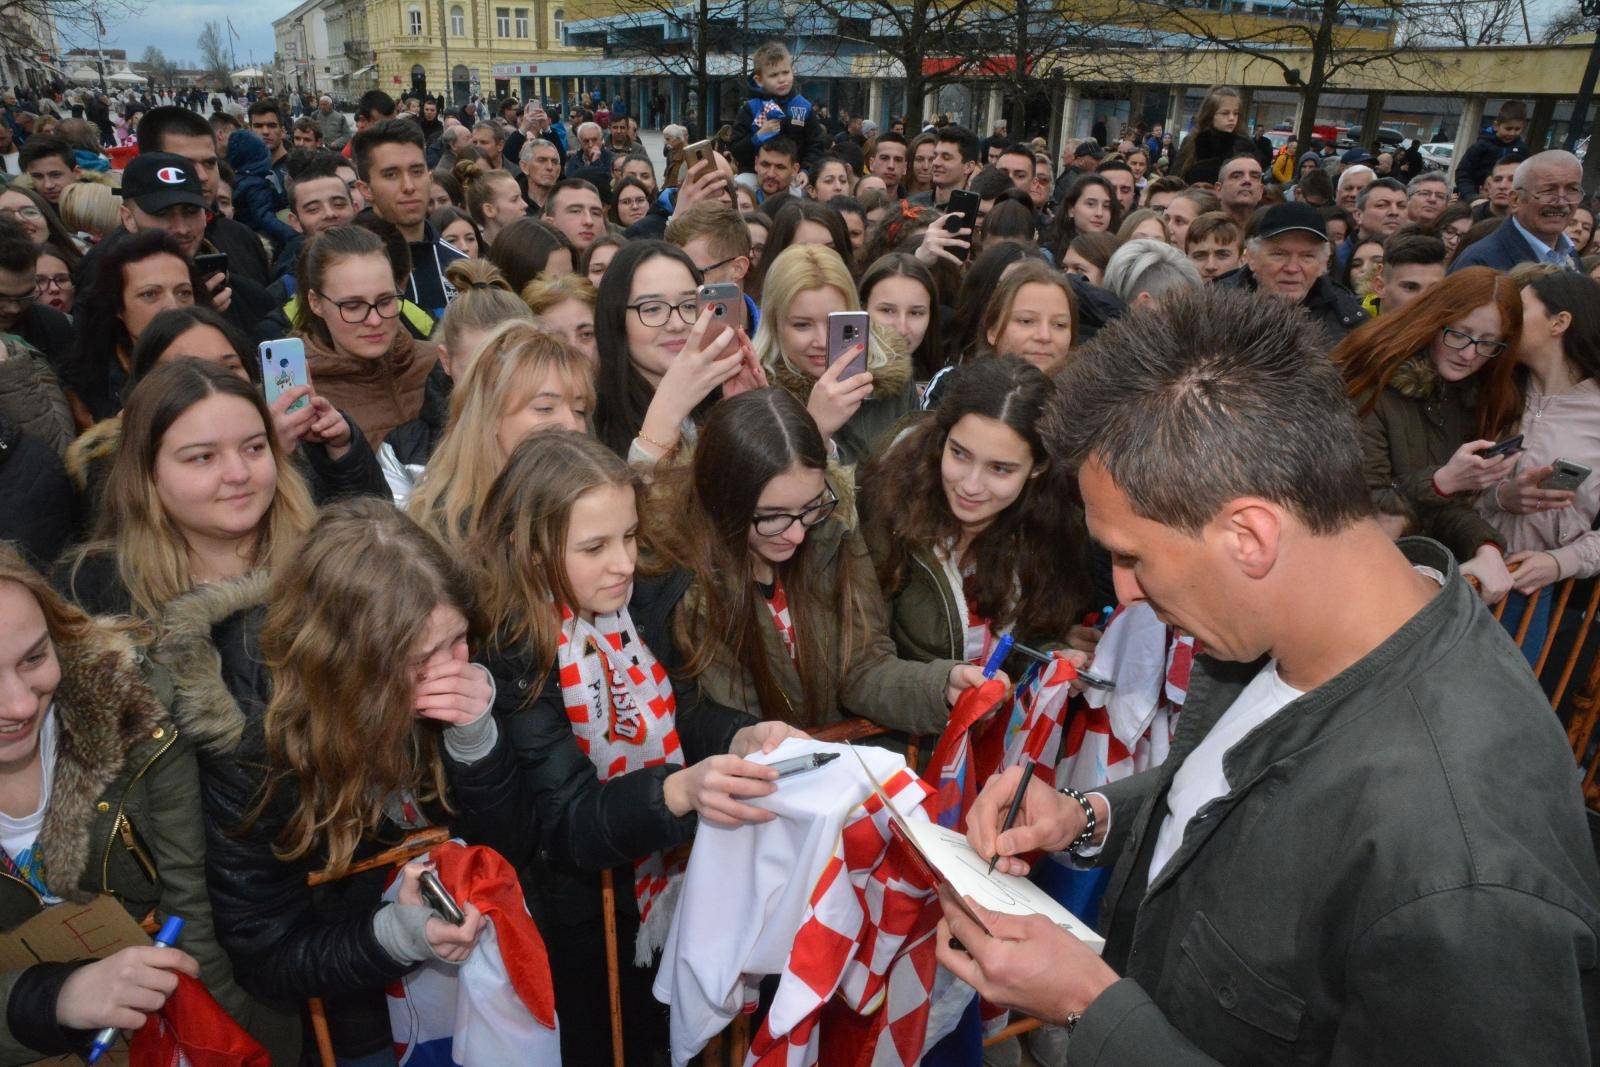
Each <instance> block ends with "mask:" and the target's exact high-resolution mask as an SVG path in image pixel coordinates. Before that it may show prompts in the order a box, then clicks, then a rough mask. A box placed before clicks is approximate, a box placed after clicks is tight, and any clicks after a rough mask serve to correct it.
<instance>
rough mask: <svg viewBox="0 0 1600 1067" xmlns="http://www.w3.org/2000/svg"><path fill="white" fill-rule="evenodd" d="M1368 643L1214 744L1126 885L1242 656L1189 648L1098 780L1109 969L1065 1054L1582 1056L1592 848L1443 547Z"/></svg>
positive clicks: (1545, 705)
mask: <svg viewBox="0 0 1600 1067" xmlns="http://www.w3.org/2000/svg"><path fill="white" fill-rule="evenodd" d="M1403 547H1404V548H1405V550H1406V554H1407V555H1408V556H1409V557H1410V558H1411V560H1412V561H1413V562H1414V563H1425V564H1427V565H1429V566H1432V567H1435V568H1437V569H1438V570H1440V571H1441V572H1443V573H1444V574H1445V575H1446V581H1445V586H1444V588H1443V589H1442V590H1441V591H1440V592H1439V593H1438V595H1436V596H1435V597H1434V598H1433V599H1432V600H1431V601H1430V602H1429V603H1428V604H1427V605H1426V606H1425V607H1423V608H1422V610H1421V611H1419V612H1417V614H1416V615H1415V616H1413V617H1412V618H1411V619H1410V621H1408V622H1407V623H1406V624H1405V625H1404V626H1402V627H1401V628H1400V629H1399V630H1397V631H1396V632H1395V633H1394V634H1393V635H1391V636H1390V637H1389V639H1388V640H1387V641H1385V642H1384V643H1383V644H1381V645H1379V646H1378V648H1376V649H1375V650H1373V651H1372V652H1371V653H1370V654H1368V655H1367V656H1366V657H1364V658H1363V659H1362V660H1360V661H1359V662H1357V663H1355V664H1354V665H1352V666H1351V667H1349V668H1348V669H1346V670H1345V671H1343V672H1342V673H1341V674H1339V675H1338V676H1337V677H1335V678H1333V679H1331V680H1330V681H1328V682H1326V683H1325V684H1323V685H1321V686H1319V687H1318V688H1317V689H1315V690H1313V691H1312V692H1310V693H1307V694H1306V695H1305V696H1303V697H1300V698H1299V699H1298V700H1295V701H1294V702H1292V703H1291V704H1289V705H1288V706H1286V707H1285V708H1283V710H1281V711H1279V712H1278V713H1277V714H1276V715H1274V716H1273V717H1272V718H1271V719H1269V720H1268V721H1267V722H1265V723H1263V724H1262V725H1261V726H1259V727H1257V728H1256V729H1255V730H1253V731H1252V732H1251V733H1249V734H1248V735H1246V736H1245V738H1244V739H1243V740H1241V741H1240V742H1238V743H1237V744H1236V745H1235V746H1234V747H1233V748H1232V749H1231V750H1229V752H1228V754H1227V757H1226V758H1225V760H1224V768H1225V772H1226V775H1227V780H1228V781H1229V782H1230V783H1233V788H1232V790H1231V791H1230V792H1229V793H1227V794H1226V795H1224V796H1222V797H1220V798H1218V799H1217V800H1215V801H1213V802H1212V803H1210V804H1208V805H1206V806H1205V807H1203V808H1201V809H1200V811H1199V812H1198V813H1197V814H1196V815H1195V821H1193V822H1191V823H1190V824H1189V826H1188V828H1187V832H1186V833H1185V834H1184V837H1183V842H1182V845H1181V846H1180V847H1179V849H1178V851H1177V852H1176V853H1175V854H1174V855H1173V856H1172V858H1171V860H1170V861H1169V862H1168V863H1167V865H1166V866H1165V867H1164V868H1163V869H1162V871H1161V873H1160V875H1159V876H1158V877H1157V878H1156V880H1155V882H1154V884H1153V885H1151V886H1150V887H1149V890H1148V892H1147V891H1146V888H1145V885H1146V880H1147V878H1148V872H1149V868H1150V854H1151V851H1152V845H1153V843H1154V841H1155V838H1156V836H1157V832H1158V830H1159V829H1160V826H1161V821H1162V817H1163V815H1164V813H1165V811H1166V794H1167V790H1168V788H1169V786H1170V785H1171V782H1172V777H1173V774H1174V773H1175V772H1176V771H1177V769H1178V768H1179V767H1181V766H1182V765H1183V762H1184V759H1185V758H1186V756H1187V755H1188V754H1189V753H1190V752H1191V751H1192V750H1193V749H1194V747H1195V745H1196V743H1197V742H1199V740H1200V739H1201V738H1202V737H1204V736H1205V734H1206V732H1207V731H1208V730H1210V729H1211V727H1212V726H1213V724H1215V723H1216V721H1217V719H1218V717H1219V716H1220V715H1221V714H1222V713H1223V712H1224V711H1225V710H1227V708H1228V707H1229V706H1230V705H1231V704H1232V703H1233V701H1234V699H1235V698H1236V697H1237V696H1238V695H1239V693H1240V692H1241V691H1242V690H1243V689H1244V687H1245V686H1246V685H1247V684H1248V683H1249V681H1250V679H1251V678H1253V677H1254V676H1255V674H1256V672H1257V671H1258V670H1259V669H1260V667H1261V666H1262V664H1261V663H1259V662H1258V663H1252V664H1242V663H1222V662H1218V661H1216V660H1213V659H1211V658H1209V657H1206V656H1200V657H1197V658H1196V660H1195V665H1194V675H1193V678H1192V680H1191V683H1190V687H1189V699H1188V702H1187V703H1186V704H1185V705H1184V712H1183V716H1182V718H1181V720H1180V721H1179V724H1178V733H1177V736H1176V738H1175V739H1174V741H1173V746H1172V752H1171V755H1170V756H1169V757H1168V759H1167V761H1166V762H1165V763H1164V764H1162V765H1161V766H1160V767H1156V768H1152V769H1151V770H1149V771H1146V772H1145V773H1143V774H1139V775H1135V776H1133V777H1132V778H1127V779H1124V780H1122V781H1120V782H1113V783H1111V784H1109V785H1107V786H1105V787H1104V789H1103V792H1104V793H1105V795H1106V797H1107V799H1108V800H1109V801H1110V802H1111V812H1112V813H1111V825H1110V832H1109V835H1108V837H1107V840H1106V843H1105V848H1104V850H1103V853H1102V855H1103V856H1105V857H1107V861H1108V862H1110V861H1112V860H1114V861H1115V863H1116V870H1115V871H1114V873H1113V874H1112V877H1111V882H1110V884H1109V886H1108V889H1107V892H1106V896H1105V899H1104V901H1103V904H1102V911H1101V914H1102V927H1103V928H1104V931H1105V933H1106V935H1107V945H1106V959H1107V962H1109V963H1110V964H1111V965H1112V966H1113V967H1115V968H1117V970H1118V973H1120V974H1122V975H1123V976H1124V977H1123V979H1122V980H1121V981H1119V982H1117V983H1116V984H1115V985H1113V986H1111V987H1110V988H1109V989H1107V990H1106V991H1105V992H1104V993H1103V994H1101V996H1100V997H1099V998H1098V999H1096V1000H1095V1001H1094V1003H1092V1004H1091V1005H1090V1006H1089V1009H1088V1011H1086V1012H1085V1013H1084V1015H1083V1019H1082V1021H1081V1022H1080V1023H1079V1024H1078V1028H1077V1031H1076V1032H1075V1033H1074V1034H1073V1037H1072V1063H1073V1067H1084V1065H1096V1064H1104V1065H1112V1064H1114V1065H1116V1067H1141V1065H1150V1067H1157V1065H1159V1067H1184V1065H1191V1064H1211V1063H1218V1062H1220V1063H1226V1064H1238V1065H1242V1064H1263V1065H1265V1064H1271V1065H1274V1067H1276V1065H1280V1064H1302V1063H1305V1064H1309V1063H1335V1064H1360V1065H1363V1067H1364V1065H1368V1064H1406V1065H1412V1064H1466V1063H1478V1064H1529V1065H1532V1064H1539V1065H1547V1064H1548V1065H1554V1064H1562V1065H1578V1064H1589V1063H1593V1062H1595V1059H1596V1056H1597V1055H1600V970H1597V967H1600V870H1597V868H1596V863H1595V852H1594V846H1593V843H1592V842H1591V841H1590V838H1589V831H1588V828H1587V826H1586V824H1585V818H1586V817H1585V814H1584V808H1583V801H1582V798H1581V796H1580V795H1579V789H1578V776H1577V772H1576V769H1575V768H1574V765H1573V758H1572V752H1571V750H1570V749H1569V748H1568V746H1567V743H1566V739H1565V737H1564V736H1563V734H1562V730H1561V727H1560V726H1559V724H1558V723H1557V722H1556V718H1555V716H1554V715H1552V714H1551V712H1550V705H1549V702H1548V701H1547V700H1546V699H1545V697H1544V694H1543V693H1542V692H1540V690H1539V687H1538V685H1537V684H1536V683H1535V681H1534V679H1533V676H1532V675H1531V674H1530V673H1529V672H1528V669H1527V665H1526V664H1525V663H1524V662H1523V660H1522V657H1521V656H1520V655H1519V654H1518V652H1517V649H1516V647H1515V646H1514V645H1513V644H1512V643H1511V641H1510V640H1509V639H1508V638H1507V637H1506V634H1505V632H1504V631H1503V630H1502V629H1501V628H1500V626H1499V624H1498V623H1496V622H1495V620H1494V619H1493V618H1492V617H1491V616H1490V615H1489V613H1488V612H1486V611H1484V610H1483V606H1482V605H1481V604H1480V603H1479V602H1478V600H1477V597H1476V596H1475V595H1474V594H1473V593H1472V592H1471V590H1470V589H1469V588H1468V587H1467V585H1466V583H1465V582H1464V581H1463V580H1462V579H1461V576H1460V574H1459V572H1458V571H1457V570H1456V567H1455V565H1454V563H1453V562H1452V561H1451V560H1450V558H1449V554H1448V553H1447V552H1445V551H1444V550H1443V549H1442V548H1441V547H1440V546H1439V545H1437V544H1435V543H1433V542H1429V541H1424V540H1420V539H1418V540H1412V541H1407V542H1404V545H1403Z"/></svg>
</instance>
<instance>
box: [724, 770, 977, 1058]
mask: <svg viewBox="0 0 1600 1067" xmlns="http://www.w3.org/2000/svg"><path fill="white" fill-rule="evenodd" d="M883 791H884V793H885V794H886V795H887V796H888V798H889V803H890V804H892V805H894V808H895V810H896V811H898V812H899V813H900V814H901V816H902V817H904V818H925V816H924V815H923V813H922V811H921V808H922V806H923V804H924V802H925V801H926V800H927V799H928V798H929V796H930V795H931V790H930V789H929V788H928V786H927V785H926V784H924V783H923V782H922V781H921V780H920V779H918V778H917V777H916V776H915V775H914V774H912V773H911V772H910V771H909V770H901V771H899V772H897V773H896V774H895V775H894V777H892V778H890V779H889V781H888V782H885V783H884V785H883ZM889 826H890V819H889V812H888V810H887V808H886V807H885V805H884V803H883V798H882V797H880V796H878V794H876V793H873V794H871V795H870V796H868V797H867V798H866V800H865V801H864V802H863V803H862V805H861V807H860V808H859V809H858V810H857V812H856V814H855V816H854V817H853V818H852V820H851V821H850V822H849V823H847V824H846V825H845V828H844V830H843V831H842V832H841V834H840V836H839V844H838V845H837V846H836V848H835V850H834V854H833V859H832V861H831V862H829V863H828V865H827V866H826V867H825V868H824V869H823V872H822V875H821V876H820V877H819V878H818V879H817V884H816V886H815V888H814V889H813V890H812V892H811V903H810V906H809V907H808V908H807V909H806V915H805V918H804V919H803V920H802V921H801V924H800V929H799V931H798V932H797V933H796V934H795V939H794V946H793V948H791V949H790V951H789V959H788V962H787V963H786V964H785V965H784V970H783V975H782V977H781V978H780V980H779V982H778V991H777V994H776V995H775V996H774V997H773V1000H772V1007H771V1008H770V1009H769V1010H768V1012H767V1017H766V1018H765V1019H764V1020H763V1021H762V1023H761V1026H760V1028H759V1029H758V1030H757V1032H756V1034H755V1037H754V1038H753V1039H752V1041H751V1042H750V1051H749V1054H748V1055H747V1056H746V1057H745V1061H744V1062H745V1067H813V1065H814V1064H817V1063H819V1062H821V1063H826V1064H828V1067H837V1065H846V1064H848V1065H852V1067H855V1065H859V1067H868V1065H870V1067H913V1065H915V1064H916V1063H918V1062H919V1061H920V1060H921V1059H922V1053H923V1050H924V1046H925V1044H926V1042H927V1040H928V1021H929V1016H930V1009H931V1000H932V995H933V990H934V987H935V973H936V971H937V969H938V968H937V964H936V963H935V960H934V944H933V931H934V927H935V926H936V925H937V924H938V921H939V915H940V910H939V907H938V904H937V896H936V892H935V889H934V886H933V882H932V880H931V879H930V878H929V877H928V876H927V873H926V872H925V871H923V870H922V868H921V866H920V865H919V864H918V863H917V861H916V860H915V859H914V858H912V855H911V853H910V851H909V850H908V849H907V848H906V847H905V846H904V845H900V844H897V843H895V842H894V837H893V835H892V832H891V830H890V828H889ZM835 994H837V998H835ZM966 995H970V991H968V992H967V994H966ZM830 1000H832V1001H834V1003H831V1004H830ZM825 1006H826V1008H825ZM824 1048H826V1052H825V1053H824V1052H823V1049H824Z"/></svg>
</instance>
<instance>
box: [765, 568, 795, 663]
mask: <svg viewBox="0 0 1600 1067" xmlns="http://www.w3.org/2000/svg"><path fill="white" fill-rule="evenodd" d="M762 599H763V600H765V601H766V602H767V611H768V612H769V613H770V614H771V615H772V625H774V626H776V627H777V628H778V636H779V637H781V638H783V647H784V649H785V650H786V651H787V652H788V653H789V658H790V659H792V660H794V661H795V662H796V663H797V664H798V663H799V658H798V657H797V656H796V654H795V650H794V618H793V617H792V616H791V615H790V614H789V596H788V594H786V593H785V592H784V591H783V579H781V578H779V577H778V576H777V575H773V576H772V595H771V596H765V595H763V596H762Z"/></svg>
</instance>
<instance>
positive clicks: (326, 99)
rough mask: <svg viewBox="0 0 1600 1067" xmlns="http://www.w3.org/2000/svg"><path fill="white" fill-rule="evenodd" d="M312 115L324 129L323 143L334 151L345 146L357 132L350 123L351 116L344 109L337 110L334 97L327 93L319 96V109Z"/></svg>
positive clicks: (318, 126) (319, 127)
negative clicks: (334, 105) (334, 106)
mask: <svg viewBox="0 0 1600 1067" xmlns="http://www.w3.org/2000/svg"><path fill="white" fill-rule="evenodd" d="M310 117H311V121H312V122H315V123H316V124H317V128H318V129H319V130H321V131H322V143H323V144H325V145H327V146H328V147H329V148H331V149H333V150H334V151H338V150H339V149H341V148H343V147H344V146H345V142H346V141H348V140H350V138H351V137H352V136H353V135H354V134H355V130H354V129H353V128H352V127H351V125H350V116H349V115H346V114H345V113H344V112H343V111H335V110H334V109H333V97H331V96H329V95H328V94H327V93H323V94H322V95H321V96H319V97H317V110H316V111H314V112H312V113H311V116H310Z"/></svg>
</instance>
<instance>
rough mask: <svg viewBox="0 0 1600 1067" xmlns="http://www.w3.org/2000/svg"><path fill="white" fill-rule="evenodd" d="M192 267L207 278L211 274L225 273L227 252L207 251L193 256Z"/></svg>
mask: <svg viewBox="0 0 1600 1067" xmlns="http://www.w3.org/2000/svg"><path fill="white" fill-rule="evenodd" d="M194 269H195V271H196V272H197V273H198V274H199V275H200V277H202V278H209V277H211V276H212V275H213V274H226V273H228V253H226V252H208V253H207V254H206V255H203V256H195V257H194Z"/></svg>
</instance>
